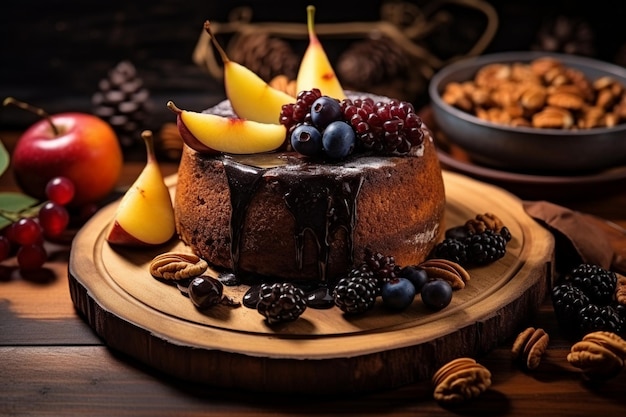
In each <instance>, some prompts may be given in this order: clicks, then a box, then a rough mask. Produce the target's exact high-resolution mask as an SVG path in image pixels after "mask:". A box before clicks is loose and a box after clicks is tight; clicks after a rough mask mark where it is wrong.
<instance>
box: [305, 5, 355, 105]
mask: <svg viewBox="0 0 626 417" xmlns="http://www.w3.org/2000/svg"><path fill="white" fill-rule="evenodd" d="M306 11H307V28H308V33H309V45H308V46H307V49H306V51H305V52H304V56H303V57H302V61H301V62H300V68H299V69H298V76H297V78H296V91H298V92H300V91H304V90H307V91H308V90H311V89H313V88H318V89H319V90H320V91H321V92H322V94H323V95H326V96H330V97H333V98H336V99H337V100H343V99H344V98H346V95H345V93H344V91H343V87H342V86H341V83H340V82H339V79H338V78H337V76H336V75H335V70H334V69H333V67H332V65H331V64H330V61H329V60H328V56H327V55H326V51H325V50H324V48H323V46H322V44H321V42H320V41H319V38H318V37H317V34H316V33H315V6H308V7H307V8H306Z"/></svg>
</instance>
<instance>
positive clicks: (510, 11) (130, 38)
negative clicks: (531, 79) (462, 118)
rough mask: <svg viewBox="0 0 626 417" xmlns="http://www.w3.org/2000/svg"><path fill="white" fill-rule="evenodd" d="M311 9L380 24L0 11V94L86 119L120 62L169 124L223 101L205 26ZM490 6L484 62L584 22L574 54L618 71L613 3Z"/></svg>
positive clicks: (131, 5) (4, 124) (59, 1)
mask: <svg viewBox="0 0 626 417" xmlns="http://www.w3.org/2000/svg"><path fill="white" fill-rule="evenodd" d="M309 3H311V4H315V5H316V6H317V13H316V22H317V23H333V22H345V21H376V20H379V19H380V5H381V1H363V0H359V1H353V0H344V1H341V8H340V9H338V8H337V6H338V3H337V2H336V1H334V2H331V1H311V2H294V1H292V2H282V1H281V2H278V1H263V0H249V1H221V2H217V1H202V2H194V1H191V0H188V1H174V0H165V1H145V0H139V1H132V0H131V1H128V0H126V1H120V0H108V1H106V2H89V1H84V0H56V1H53V0H50V1H28V0H25V1H11V2H8V3H7V4H3V7H2V9H1V10H0V35H1V39H2V41H0V57H2V65H0V95H2V98H4V97H6V96H14V97H16V98H18V99H20V100H24V101H27V102H30V103H31V104H34V105H37V106H40V107H44V108H45V109H47V110H48V111H49V112H51V113H54V112H58V111H69V110H83V111H89V110H90V109H91V108H92V106H93V105H92V103H91V97H92V95H93V94H94V92H95V91H96V90H97V89H98V82H99V80H100V79H102V78H103V77H105V76H106V74H107V72H108V71H109V70H110V69H111V68H112V67H113V66H115V65H116V64H117V63H118V62H120V61H122V60H128V61H130V62H132V63H133V64H134V65H135V67H136V68H137V71H138V74H139V76H140V77H141V78H142V79H143V82H144V85H145V86H146V88H147V89H148V90H149V92H150V101H151V103H152V104H154V106H153V109H154V110H153V115H152V121H151V122H150V123H157V122H158V123H162V122H164V121H170V120H174V117H173V115H172V114H171V113H169V112H168V110H167V109H166V108H165V102H166V101H167V100H170V99H172V100H175V101H176V103H177V104H178V105H179V107H183V108H188V109H191V110H201V109H203V108H206V107H208V106H210V105H213V104H215V103H216V102H217V101H219V100H220V99H222V98H223V89H222V84H221V82H219V81H217V80H215V79H214V78H213V77H211V76H210V75H209V74H208V72H207V71H206V70H205V69H203V68H200V67H199V66H197V65H196V64H194V63H193V61H192V52H193V49H194V47H195V45H196V42H197V40H198V37H199V35H200V33H201V31H202V25H203V22H204V21H205V20H207V19H210V20H212V21H216V22H223V21H226V20H227V18H228V13H229V11H230V10H232V9H233V8H235V7H237V6H241V5H249V6H250V7H251V8H252V10H253V16H254V17H253V20H254V21H259V22H262V21H272V22H281V21H284V22H296V23H304V22H305V21H306V12H305V8H306V4H309ZM414 3H416V4H418V5H420V6H424V5H426V4H428V3H433V2H428V1H414ZM489 3H490V4H491V5H493V7H494V8H495V9H496V11H497V13H498V16H499V26H498V31H497V33H496V36H495V38H494V39H493V41H492V42H491V43H490V45H489V46H488V48H487V49H486V51H485V53H487V52H498V51H512V50H527V49H531V48H536V45H537V42H538V38H541V33H542V32H541V31H542V30H543V31H544V32H545V30H546V29H545V28H546V27H550V25H551V22H553V21H554V19H556V18H557V17H559V16H561V17H565V18H567V19H571V20H572V21H575V22H580V21H583V22H584V23H585V24H588V27H589V28H590V32H591V36H592V39H591V41H588V42H587V43H588V44H590V45H591V49H589V48H586V49H585V48H581V49H580V51H577V53H579V54H585V55H590V56H593V57H596V58H598V59H602V60H605V61H609V62H615V63H618V64H621V65H623V64H624V62H625V59H624V57H623V55H624V51H623V48H624V43H625V38H626V36H625V33H626V31H624V30H620V29H619V28H621V27H623V22H622V19H623V16H621V15H620V13H618V12H617V11H616V10H614V7H615V6H614V4H615V3H616V2H609V1H604V0H601V1H594V2H569V1H535V0H530V1H519V0H516V1H496V0H493V1H490V2H489ZM480 25H481V22H480V21H477V20H476V19H475V17H473V16H472V15H471V13H468V14H467V16H465V15H464V14H460V15H457V16H455V19H454V20H453V22H452V23H451V27H448V28H447V29H445V30H444V31H443V32H442V33H439V34H436V35H437V36H433V39H431V40H429V43H426V44H425V46H426V47H427V48H429V49H430V50H432V51H435V52H437V53H438V54H440V55H442V56H445V55H446V54H451V53H454V52H458V51H455V50H454V48H455V47H458V48H462V47H463V42H462V41H458V40H456V39H454V35H459V33H460V36H461V38H463V36H464V34H468V33H469V34H470V35H471V34H472V33H473V32H476V31H477V30H480V28H479V29H476V26H480ZM546 25H548V26H546ZM548 30H549V29H548ZM587 35H589V34H588V33H587V34H577V33H574V34H570V35H567V36H570V37H572V36H573V37H576V36H582V37H586V36H587ZM587 37H588V36H587ZM585 39H587V38H585ZM323 43H324V46H325V48H326V49H327V52H328V54H329V56H330V57H331V60H333V59H335V58H336V56H337V54H338V53H339V52H340V51H339V49H340V48H341V47H343V46H345V45H341V44H340V43H339V42H335V41H332V40H327V41H324V40H323ZM304 46H305V45H304V44H302V45H300V47H301V48H304ZM557 49H558V46H557ZM302 50H303V49H302ZM32 122H33V117H32V116H31V115H27V114H23V113H20V112H19V111H17V110H16V109H13V110H9V109H8V108H7V109H3V108H0V128H22V127H24V126H26V125H28V124H30V123H32ZM147 127H151V126H147Z"/></svg>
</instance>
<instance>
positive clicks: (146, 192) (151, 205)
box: [107, 132, 175, 246]
mask: <svg viewBox="0 0 626 417" xmlns="http://www.w3.org/2000/svg"><path fill="white" fill-rule="evenodd" d="M141 136H142V138H143V139H144V142H145V143H146V149H147V153H148V158H147V163H146V165H145V167H144V168H143V170H142V171H141V173H140V174H139V176H138V177H137V179H136V180H135V182H134V183H133V185H132V186H131V187H130V188H129V189H128V190H127V191H126V193H125V194H124V196H123V197H122V199H121V201H120V203H119V206H118V207H117V210H116V213H115V216H114V219H113V223H112V226H111V229H110V231H109V234H108V236H107V241H108V242H109V243H111V244H114V245H122V246H152V245H160V244H162V243H165V242H167V241H169V240H170V239H171V238H172V236H174V232H175V223H174V209H173V207H172V200H171V197H170V192H169V189H168V188H167V186H166V185H165V182H164V180H163V175H162V174H161V170H160V168H159V164H158V161H157V159H156V155H155V150H154V141H153V138H152V134H151V133H149V132H143V133H142V135H141Z"/></svg>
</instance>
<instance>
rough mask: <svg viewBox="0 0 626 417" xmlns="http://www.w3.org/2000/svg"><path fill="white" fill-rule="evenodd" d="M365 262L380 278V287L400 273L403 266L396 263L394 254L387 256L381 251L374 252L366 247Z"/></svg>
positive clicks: (376, 276) (377, 277)
mask: <svg viewBox="0 0 626 417" xmlns="http://www.w3.org/2000/svg"><path fill="white" fill-rule="evenodd" d="M365 264H366V265H367V266H368V267H369V269H370V270H371V271H372V273H373V274H374V277H375V278H376V279H377V280H378V286H379V287H382V284H384V283H385V282H387V281H389V280H390V279H392V278H397V277H398V276H399V275H400V270H401V268H400V267H399V266H398V265H396V260H395V258H394V257H393V256H386V255H383V254H382V253H380V252H376V253H374V252H372V251H371V250H369V249H366V251H365Z"/></svg>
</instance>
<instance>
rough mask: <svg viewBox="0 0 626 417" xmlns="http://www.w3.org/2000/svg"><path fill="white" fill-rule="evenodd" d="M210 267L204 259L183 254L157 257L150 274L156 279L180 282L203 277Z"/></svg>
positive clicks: (169, 253)
mask: <svg viewBox="0 0 626 417" xmlns="http://www.w3.org/2000/svg"><path fill="white" fill-rule="evenodd" d="M208 267H209V265H208V264H207V262H206V261H205V260H204V259H201V258H200V257H198V256H196V255H193V254H190V253H182V252H166V253H162V254H160V255H157V256H155V257H154V259H152V262H151V263H150V274H151V275H152V276H153V277H155V278H161V279H166V280H174V281H180V280H182V279H187V278H194V277H197V276H200V275H202V274H203V273H204V272H205V271H206V270H207V269H208Z"/></svg>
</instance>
